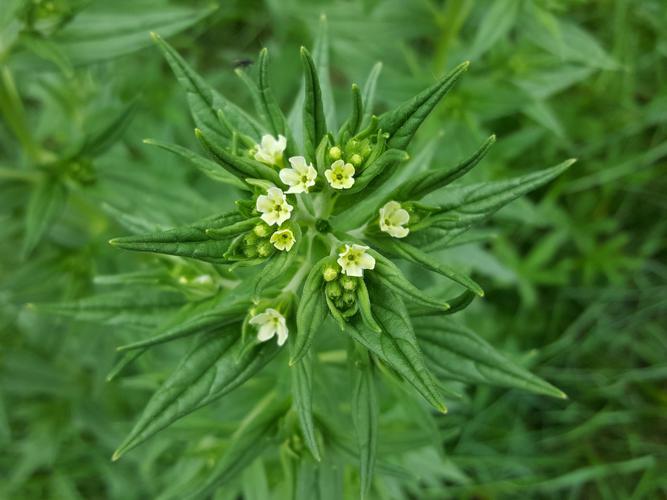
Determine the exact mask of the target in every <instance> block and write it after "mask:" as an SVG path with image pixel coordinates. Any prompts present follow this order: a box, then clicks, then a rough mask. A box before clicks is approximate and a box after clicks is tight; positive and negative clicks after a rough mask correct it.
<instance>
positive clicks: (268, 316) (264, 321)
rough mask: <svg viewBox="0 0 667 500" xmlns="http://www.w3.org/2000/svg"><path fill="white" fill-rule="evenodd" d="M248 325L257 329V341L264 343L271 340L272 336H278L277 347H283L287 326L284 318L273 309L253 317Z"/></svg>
mask: <svg viewBox="0 0 667 500" xmlns="http://www.w3.org/2000/svg"><path fill="white" fill-rule="evenodd" d="M250 324H251V325H253V326H255V327H257V329H258V332H257V340H259V341H260V342H266V341H267V340H271V339H272V338H273V336H274V335H276V334H277V335H278V345H283V344H284V343H285V341H286V340H287V333H288V331H287V325H286V324H285V317H284V316H283V315H282V314H280V313H279V312H278V311H276V310H275V309H271V308H270V307H269V308H268V309H266V310H265V311H264V312H263V313H260V314H258V315H257V316H253V318H252V319H251V320H250Z"/></svg>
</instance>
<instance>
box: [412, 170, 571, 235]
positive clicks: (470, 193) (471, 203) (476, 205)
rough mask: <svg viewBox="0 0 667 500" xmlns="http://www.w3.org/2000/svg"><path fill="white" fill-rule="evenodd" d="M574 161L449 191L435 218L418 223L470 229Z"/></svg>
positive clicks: (554, 175) (445, 227) (553, 177)
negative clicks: (447, 198)
mask: <svg viewBox="0 0 667 500" xmlns="http://www.w3.org/2000/svg"><path fill="white" fill-rule="evenodd" d="M574 162H575V160H574V159H570V160H567V161H564V162H563V163H561V164H559V165H556V166H555V167H551V168H547V169H544V170H539V171H537V172H533V173H530V174H527V175H524V176H521V177H516V178H514V179H508V180H503V181H497V182H485V183H482V184H475V185H472V186H465V187H461V188H452V189H451V190H450V191H449V192H447V191H446V192H445V194H446V195H448V197H449V199H450V201H448V202H447V203H445V204H444V205H442V206H441V207H440V210H439V212H438V214H437V215H434V216H432V217H429V218H427V219H425V220H424V221H423V222H422V223H420V224H421V225H423V226H426V227H428V226H431V225H432V226H436V227H439V228H442V229H457V228H467V227H470V226H471V225H473V224H475V223H477V222H480V221H481V220H483V219H485V218H487V217H489V216H490V215H491V214H493V213H494V212H496V211H497V210H499V209H500V208H502V207H503V206H505V205H507V204H508V203H509V202H511V201H514V200H515V199H517V198H518V197H519V196H522V195H524V194H526V193H528V192H530V191H532V190H534V189H537V188H539V187H541V186H543V185H544V184H546V183H547V182H549V181H551V180H553V179H555V178H556V177H558V176H559V175H560V174H562V173H563V172H565V171H566V170H567V169H568V168H569V167H570V165H572V164H573V163H574ZM417 227H418V226H416V227H415V230H417Z"/></svg>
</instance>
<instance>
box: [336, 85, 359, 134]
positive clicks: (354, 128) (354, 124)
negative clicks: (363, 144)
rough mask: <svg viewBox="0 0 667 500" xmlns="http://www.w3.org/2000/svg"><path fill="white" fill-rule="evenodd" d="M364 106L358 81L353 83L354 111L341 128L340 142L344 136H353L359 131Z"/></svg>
mask: <svg viewBox="0 0 667 500" xmlns="http://www.w3.org/2000/svg"><path fill="white" fill-rule="evenodd" d="M363 113H364V106H363V102H362V100H361V89H360V88H359V85H357V84H356V83H353V84H352V111H351V112H350V118H348V119H347V120H346V121H345V123H343V126H342V127H341V128H340V133H339V134H338V136H339V142H342V140H343V136H344V135H347V136H348V137H349V136H352V135H354V134H356V133H357V132H358V131H359V127H360V126H361V120H362V118H363Z"/></svg>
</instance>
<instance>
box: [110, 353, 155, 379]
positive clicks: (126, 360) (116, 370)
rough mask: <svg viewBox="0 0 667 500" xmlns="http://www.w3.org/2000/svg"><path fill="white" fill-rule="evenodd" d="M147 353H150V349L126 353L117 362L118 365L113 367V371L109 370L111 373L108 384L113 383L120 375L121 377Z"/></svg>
mask: <svg viewBox="0 0 667 500" xmlns="http://www.w3.org/2000/svg"><path fill="white" fill-rule="evenodd" d="M146 351H148V348H147V347H146V348H144V349H137V350H136V351H133V352H125V353H123V355H122V356H121V358H120V359H119V360H118V361H117V362H116V364H114V365H113V367H112V368H111V370H109V373H107V377H106V381H107V382H113V381H114V380H116V378H117V377H118V375H120V374H121V373H122V372H123V370H125V368H127V367H128V366H130V365H131V364H132V363H134V361H136V360H137V359H139V358H140V357H141V356H143V355H144V354H145V353H146Z"/></svg>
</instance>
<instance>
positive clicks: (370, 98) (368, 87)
mask: <svg viewBox="0 0 667 500" xmlns="http://www.w3.org/2000/svg"><path fill="white" fill-rule="evenodd" d="M381 71H382V63H381V62H377V63H375V64H374V65H373V67H372V68H371V72H370V73H369V74H368V78H367V79H366V83H365V84H364V90H363V93H362V99H361V100H362V102H363V104H364V116H363V118H362V120H361V124H360V125H361V126H362V127H363V126H365V125H366V124H367V123H368V122H369V121H370V119H371V115H372V114H373V105H374V104H375V92H376V89H377V81H378V77H379V76H380V72H381Z"/></svg>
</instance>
